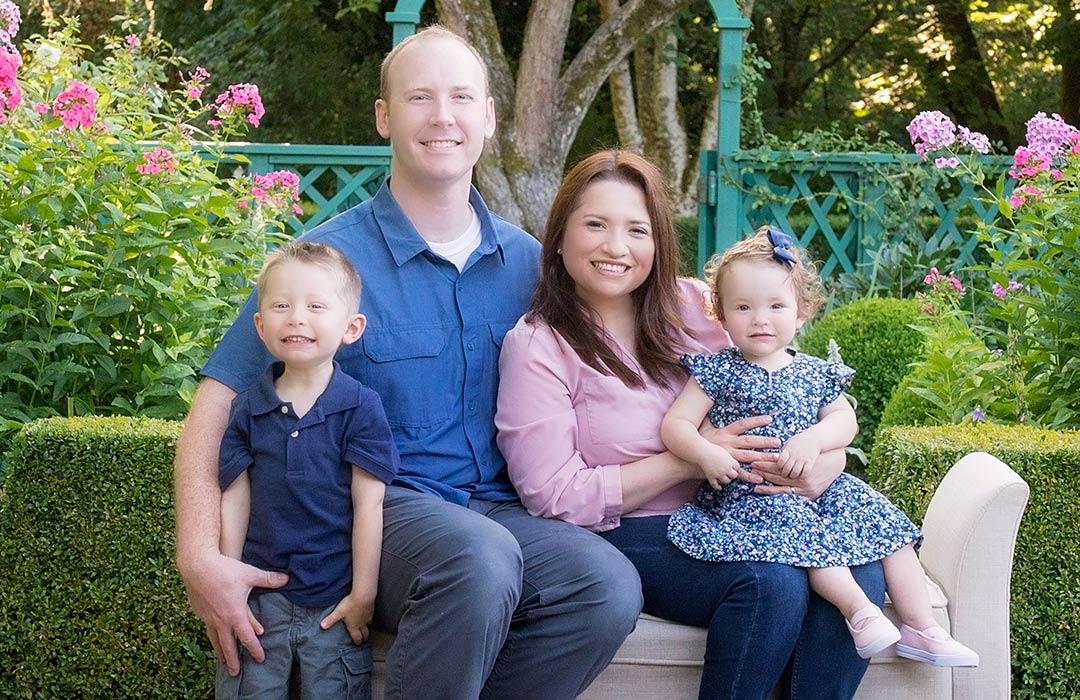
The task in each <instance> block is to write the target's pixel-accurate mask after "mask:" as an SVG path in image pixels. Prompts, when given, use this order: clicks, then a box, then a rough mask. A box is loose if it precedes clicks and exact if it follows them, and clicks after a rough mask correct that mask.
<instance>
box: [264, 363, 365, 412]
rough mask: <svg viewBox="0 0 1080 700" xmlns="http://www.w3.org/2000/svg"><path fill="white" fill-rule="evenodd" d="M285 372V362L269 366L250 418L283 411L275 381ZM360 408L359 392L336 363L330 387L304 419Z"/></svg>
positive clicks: (324, 390)
mask: <svg viewBox="0 0 1080 700" xmlns="http://www.w3.org/2000/svg"><path fill="white" fill-rule="evenodd" d="M284 371H285V363H284V362H275V363H273V364H272V365H270V366H269V367H268V368H267V369H266V371H265V372H263V374H262V376H261V377H260V378H259V383H258V384H257V385H256V387H255V391H254V392H253V393H252V396H251V414H252V415H253V416H261V415H265V414H267V413H272V412H274V411H280V410H281V407H282V406H284V405H285V402H284V401H282V400H281V398H280V397H279V396H278V395H277V391H276V390H275V389H274V380H275V379H277V378H278V377H280V376H281V373H282V372H284ZM359 405H360V392H359V391H356V388H355V385H354V383H353V382H352V381H351V378H350V377H349V376H348V375H346V374H345V372H344V371H342V369H341V365H339V364H338V362H337V360H334V372H333V374H331V375H330V383H329V384H327V385H326V388H325V389H323V393H322V394H320V395H319V398H317V399H315V405H314V406H312V407H311V410H310V411H308V413H306V414H304V418H305V419H308V417H309V416H310V417H311V418H313V419H321V417H322V416H325V415H329V414H331V413H337V412H339V411H347V410H348V409H350V408H356V407H357V406H359Z"/></svg>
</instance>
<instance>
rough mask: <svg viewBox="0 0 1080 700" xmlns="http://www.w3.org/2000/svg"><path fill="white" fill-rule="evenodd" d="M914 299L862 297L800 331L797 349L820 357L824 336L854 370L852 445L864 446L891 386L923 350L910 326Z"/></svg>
mask: <svg viewBox="0 0 1080 700" xmlns="http://www.w3.org/2000/svg"><path fill="white" fill-rule="evenodd" d="M918 318H919V304H918V302H916V301H913V300H909V299H863V300H860V301H855V302H852V303H850V304H847V305H845V306H841V307H838V308H836V309H834V310H832V311H830V312H829V313H827V314H825V315H824V316H823V317H822V318H821V319H820V320H819V321H817V322H816V323H814V324H813V326H810V327H809V328H808V329H806V330H805V331H803V333H802V334H801V335H799V349H800V350H802V351H803V352H806V353H809V354H811V355H817V356H818V357H825V356H826V353H827V352H828V347H829V340H830V339H833V340H835V341H836V343H837V344H838V345H839V346H840V354H841V356H842V357H843V360H844V364H846V365H848V366H849V367H852V368H853V369H854V370H855V379H854V380H852V382H851V386H850V388H849V389H848V391H849V392H850V393H851V394H852V396H854V397H855V398H856V400H857V401H858V404H859V405H858V415H859V434H858V436H856V438H855V442H854V443H853V445H854V446H855V447H857V448H859V449H861V450H863V451H864V452H868V451H869V449H870V446H871V444H872V443H873V437H874V433H875V431H876V430H877V425H878V420H879V419H880V417H881V412H882V410H883V409H884V408H885V402H886V401H888V400H889V396H890V394H891V393H892V391H893V388H894V387H895V386H896V385H897V384H898V383H899V382H900V380H901V379H902V378H903V377H904V375H906V374H907V373H908V368H909V365H910V364H911V363H912V362H913V361H914V360H916V359H918V358H919V357H920V356H921V355H922V353H923V337H922V334H921V333H919V331H917V330H915V329H913V328H911V324H913V323H915V322H916V320H917V319H918Z"/></svg>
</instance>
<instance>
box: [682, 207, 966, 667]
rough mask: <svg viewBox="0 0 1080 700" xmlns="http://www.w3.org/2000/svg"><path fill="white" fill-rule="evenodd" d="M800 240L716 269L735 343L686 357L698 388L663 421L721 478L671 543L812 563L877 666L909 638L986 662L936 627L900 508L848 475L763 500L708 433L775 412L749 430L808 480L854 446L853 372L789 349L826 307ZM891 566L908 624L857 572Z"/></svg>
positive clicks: (816, 578) (770, 242) (745, 254)
mask: <svg viewBox="0 0 1080 700" xmlns="http://www.w3.org/2000/svg"><path fill="white" fill-rule="evenodd" d="M800 258H801V256H800V253H799V251H798V250H797V249H796V248H795V246H794V245H793V244H792V240H791V238H790V237H789V236H787V235H786V234H784V233H783V232H781V231H780V230H778V229H776V228H773V227H765V228H762V229H760V230H759V231H758V232H757V233H756V234H755V235H754V236H753V237H751V238H749V239H746V240H744V241H740V242H739V243H737V244H735V245H734V246H732V247H731V248H730V249H729V250H728V251H727V252H726V253H725V254H724V256H723V257H722V258H721V259H720V261H719V263H717V264H716V266H715V268H714V269H713V271H712V279H711V287H712V290H713V295H714V312H715V314H716V317H717V320H719V321H721V322H722V323H723V324H724V327H725V328H726V329H727V331H728V333H729V334H730V336H731V341H732V343H733V345H734V347H732V348H728V349H726V350H723V351H721V352H719V353H716V354H714V355H687V356H685V357H684V358H683V360H682V363H683V366H684V367H686V369H687V370H689V372H690V375H691V377H692V381H689V382H687V384H686V387H685V388H684V389H683V391H682V393H681V394H680V395H679V397H678V398H677V399H676V400H675V403H674V404H673V405H672V407H671V410H670V411H669V412H668V413H667V415H666V416H665V417H664V422H663V427H662V429H661V434H662V436H663V439H664V443H665V444H666V445H667V447H668V449H670V450H671V452H673V453H674V454H676V455H678V456H679V457H682V458H683V459H686V460H688V461H691V462H695V463H697V464H700V465H701V467H702V470H703V471H704V472H705V474H706V476H707V477H708V480H709V484H710V485H705V486H702V489H701V492H700V493H699V495H698V500H697V502H696V503H688V504H686V505H684V506H683V507H682V508H681V509H680V510H678V511H677V512H676V513H675V514H674V515H673V516H672V517H671V520H670V523H669V527H668V539H670V540H671V541H672V542H673V543H674V544H675V545H676V546H678V547H679V549H681V550H683V551H684V552H686V553H687V554H689V555H690V556H692V557H694V558H697V559H703V560H707V561H768V562H778V563H784V564H791V565H794V566H801V567H806V568H807V570H808V575H809V577H810V586H811V587H812V588H813V589H814V591H816V592H817V593H818V595H820V596H822V597H823V598H825V599H826V600H828V601H829V602H830V603H832V604H833V605H835V606H836V607H837V608H838V609H839V610H840V612H841V613H843V615H844V618H845V619H846V620H847V625H848V630H849V631H850V632H851V636H852V637H853V638H854V641H855V648H856V650H857V651H858V653H859V655H860V656H862V657H863V658H869V657H871V656H872V655H874V654H876V653H877V652H879V651H881V650H882V649H885V648H886V647H888V646H890V645H892V644H894V643H897V642H899V643H897V645H896V650H897V654H899V655H900V656H904V657H907V658H910V659H915V660H917V661H923V662H926V663H931V664H935V665H937V666H977V665H978V663H979V656H978V654H976V653H975V652H974V651H972V650H971V649H968V648H967V647H966V646H964V645H963V644H961V643H959V642H957V641H956V640H954V639H953V638H952V637H950V636H949V633H948V632H946V631H945V630H944V629H942V628H941V627H940V626H939V625H938V624H937V623H936V622H935V621H934V619H933V617H932V616H931V612H930V600H929V597H928V595H927V591H926V584H925V582H924V578H923V571H922V567H921V565H920V564H919V560H918V558H917V556H916V554H915V546H916V545H918V543H919V541H920V539H921V535H920V533H919V530H918V528H916V527H915V525H914V524H912V522H911V521H910V520H908V518H907V517H906V516H905V515H904V514H903V513H902V512H901V511H900V510H899V509H898V508H896V507H895V506H893V505H892V504H891V503H889V501H888V500H887V499H886V498H885V497H884V496H882V495H881V494H879V493H877V492H876V491H874V490H873V489H871V488H870V487H869V486H867V485H866V484H865V483H863V482H862V481H860V480H858V479H856V478H855V477H852V476H849V475H847V474H841V475H840V476H839V477H837V479H836V480H835V481H834V482H833V483H832V484H831V485H830V486H829V487H828V488H827V489H826V490H825V492H824V493H823V494H821V496H820V497H818V498H817V499H816V500H810V499H808V498H804V497H802V496H799V495H796V494H795V493H794V489H791V493H790V494H784V495H780V496H761V495H756V494H755V493H754V492H753V486H752V485H750V484H746V483H743V482H741V481H738V480H737V478H736V477H737V476H738V474H739V469H741V468H748V467H742V466H741V465H740V464H739V463H738V461H736V460H735V458H734V457H732V456H731V455H730V454H729V453H728V452H727V451H726V450H725V449H723V448H722V447H719V446H717V445H714V444H713V443H711V442H709V441H708V440H706V439H704V438H703V437H702V436H701V435H700V434H699V433H698V427H699V426H700V425H701V422H702V421H703V420H704V418H705V416H706V415H707V416H708V417H709V420H710V421H711V422H712V424H713V425H714V426H717V427H720V426H724V425H726V424H728V423H731V422H733V421H735V420H738V419H740V418H746V417H749V416H757V415H766V414H768V415H771V416H772V417H773V420H772V422H771V423H770V424H769V425H767V426H765V427H763V428H759V429H756V430H753V431H751V433H756V434H761V435H769V436H771V437H776V438H779V439H780V440H781V443H782V447H781V448H780V454H779V458H778V460H777V464H778V466H779V468H780V470H781V472H782V473H783V474H784V475H785V476H790V477H793V478H797V477H798V476H800V475H801V474H803V473H804V472H808V471H809V470H811V469H813V468H814V462H815V460H816V459H817V457H818V455H820V454H821V453H822V452H825V451H828V450H834V449H840V448H843V447H845V446H846V445H848V444H849V443H850V442H851V440H852V438H854V436H855V433H856V431H857V425H856V422H855V411H854V410H853V409H852V407H851V405H850V404H849V403H848V401H847V399H845V398H844V396H843V394H842V391H843V389H844V387H846V386H847V385H848V383H850V381H851V378H852V375H854V373H855V372H854V370H852V369H851V368H850V367H846V366H845V365H843V364H840V363H838V362H826V361H824V360H820V359H818V358H816V357H811V356H809V355H804V354H802V353H798V352H794V351H792V350H790V349H788V344H789V343H790V342H791V340H792V338H794V336H795V333H796V331H798V330H799V328H801V327H802V325H803V324H804V323H805V322H806V320H807V319H808V318H810V317H812V316H813V314H814V313H815V312H816V311H817V309H818V307H819V306H820V305H821V302H822V297H823V295H822V292H821V285H820V282H819V280H818V275H817V273H816V271H815V270H814V269H813V267H812V266H810V265H805V264H804V263H803V262H802V261H801V259H800ZM879 559H880V560H881V561H882V566H883V568H884V571H885V581H886V584H887V586H888V590H889V596H890V597H891V599H892V601H893V604H894V605H895V607H896V610H897V612H898V613H899V615H900V619H901V621H902V624H901V626H900V629H899V630H897V629H896V627H895V626H894V625H893V624H892V622H890V621H889V620H888V618H886V617H885V615H884V614H882V612H881V609H880V608H878V607H877V606H876V605H874V604H873V603H871V602H870V600H869V599H868V598H867V597H866V594H865V593H863V591H862V589H861V588H860V587H859V585H858V584H857V583H856V582H855V579H854V578H853V577H852V575H851V571H850V570H849V569H848V567H850V566H857V565H860V564H866V563H869V562H872V561H877V560H879Z"/></svg>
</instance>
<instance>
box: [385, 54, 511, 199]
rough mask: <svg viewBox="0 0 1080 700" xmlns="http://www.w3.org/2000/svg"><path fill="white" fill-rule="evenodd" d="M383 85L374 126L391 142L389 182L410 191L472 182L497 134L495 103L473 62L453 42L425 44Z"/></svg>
mask: <svg viewBox="0 0 1080 700" xmlns="http://www.w3.org/2000/svg"><path fill="white" fill-rule="evenodd" d="M387 82H388V92H389V95H388V96H387V99H385V100H381V99H380V100H378V101H376V102H375V124H376V127H377V128H378V130H379V133H380V134H381V135H382V137H383V138H388V139H390V145H391V148H392V149H393V161H392V165H391V173H392V176H393V177H394V178H402V177H404V178H405V179H407V180H408V181H409V182H410V183H411V184H413V185H414V186H442V187H445V186H447V185H450V184H454V183H457V182H460V181H461V180H462V179H464V180H466V181H468V180H470V179H471V177H472V169H473V166H474V165H476V162H477V161H478V160H479V159H480V153H481V151H483V149H484V141H485V140H486V139H488V138H491V136H492V134H494V133H495V103H494V101H493V100H492V99H491V97H490V96H488V94H487V89H486V85H485V81H484V70H483V67H482V66H481V65H480V62H479V61H478V60H477V58H476V56H474V55H473V53H472V52H471V51H469V49H468V48H467V47H466V46H465V45H464V44H462V43H461V42H459V41H456V40H454V39H449V38H445V37H432V38H428V39H423V40H420V41H419V42H418V43H415V44H411V45H410V46H407V47H406V48H405V49H404V50H403V51H402V53H401V54H400V55H399V56H397V57H396V58H395V59H394V62H393V63H392V64H391V65H390V68H389V73H388V75H387Z"/></svg>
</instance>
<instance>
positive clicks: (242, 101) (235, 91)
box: [214, 83, 266, 127]
mask: <svg viewBox="0 0 1080 700" xmlns="http://www.w3.org/2000/svg"><path fill="white" fill-rule="evenodd" d="M214 109H215V111H217V115H218V118H219V119H224V118H226V117H229V116H233V115H238V116H240V117H243V118H244V119H245V120H246V121H247V122H248V123H249V124H251V125H252V126H255V127H257V126H259V121H260V120H261V119H262V118H263V115H264V114H266V110H265V109H263V103H262V98H261V97H260V96H259V86H257V85H252V84H251V83H237V84H235V85H230V86H229V87H228V89H227V90H226V91H225V92H223V93H221V94H220V95H218V96H217V97H216V98H215V99H214Z"/></svg>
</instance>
